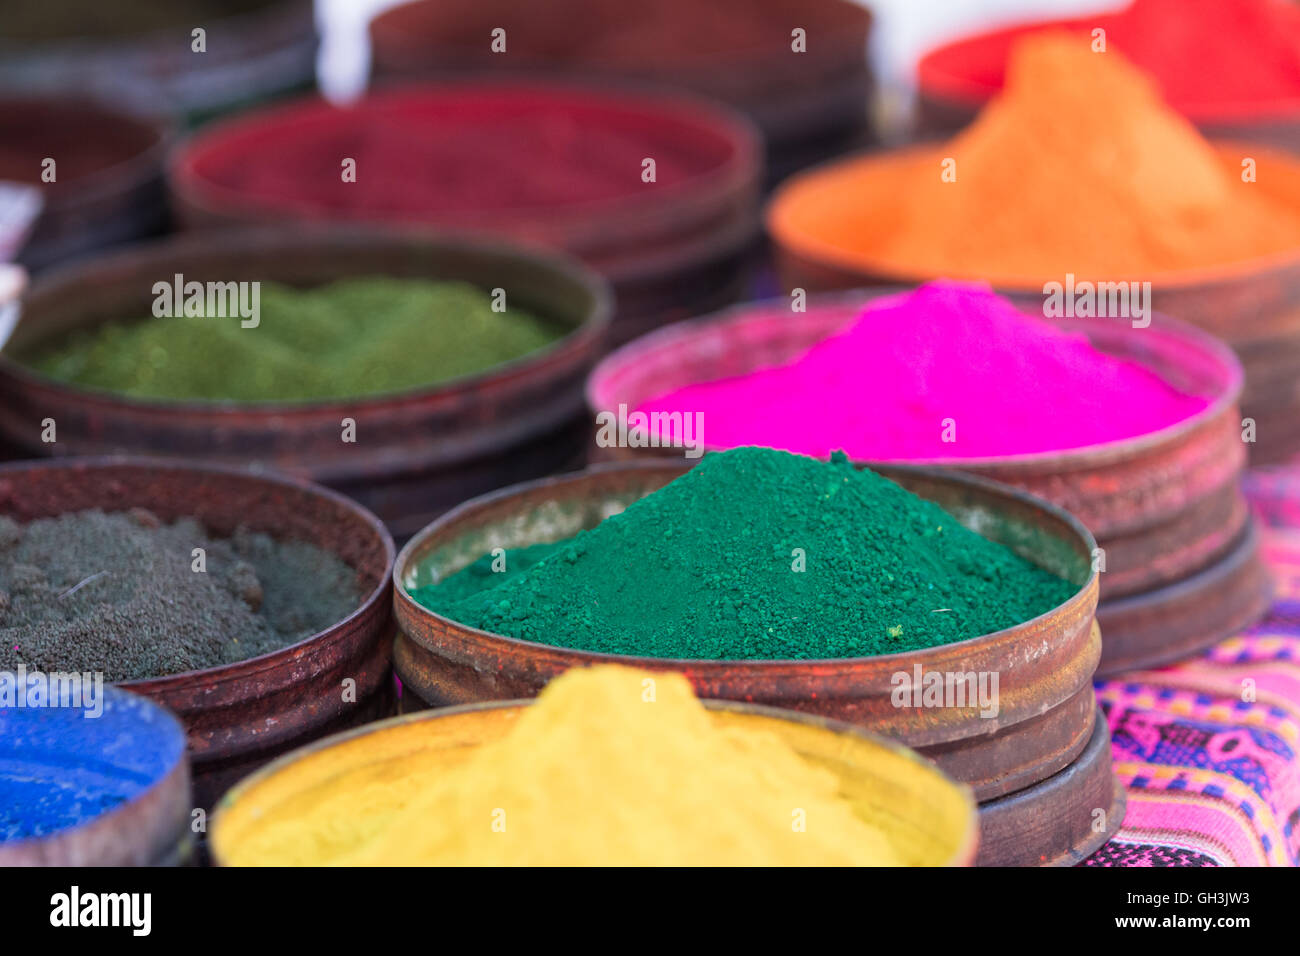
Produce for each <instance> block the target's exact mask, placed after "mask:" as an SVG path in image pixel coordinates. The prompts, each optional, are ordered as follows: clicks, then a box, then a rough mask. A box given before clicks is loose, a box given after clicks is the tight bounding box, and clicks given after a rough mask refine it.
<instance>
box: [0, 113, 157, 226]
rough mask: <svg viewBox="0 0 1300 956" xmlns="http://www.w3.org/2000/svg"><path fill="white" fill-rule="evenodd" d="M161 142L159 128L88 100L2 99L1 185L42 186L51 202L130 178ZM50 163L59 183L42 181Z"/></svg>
mask: <svg viewBox="0 0 1300 956" xmlns="http://www.w3.org/2000/svg"><path fill="white" fill-rule="evenodd" d="M162 139H163V134H162V131H161V130H160V129H159V128H158V127H156V126H154V125H152V124H150V123H148V122H145V121H144V120H141V119H138V118H136V117H134V116H129V115H127V114H125V113H118V112H116V111H114V110H111V109H109V108H107V107H105V106H102V105H100V104H98V103H92V102H91V101H89V100H80V99H63V98H50V99H46V98H30V99H29V98H13V99H11V98H0V179H7V180H11V181H14V182H20V183H30V184H32V185H39V186H42V187H43V188H44V189H45V190H46V192H47V201H52V199H53V198H54V197H55V196H59V195H63V194H66V193H68V192H71V191H80V190H83V189H87V188H91V187H93V186H94V185H95V184H96V183H97V182H99V181H101V180H104V179H106V178H108V177H112V176H122V175H129V174H131V171H132V168H133V164H137V163H142V162H146V160H144V159H143V157H145V156H146V154H151V153H154V152H156V151H157V150H158V149H159V148H160V144H161V143H162ZM46 159H53V160H54V163H55V165H54V171H55V174H56V176H55V180H54V182H44V181H42V179H41V173H42V169H43V168H44V167H43V166H42V164H43V162H44V161H45V160H46ZM157 162H158V157H157V156H153V157H152V158H151V159H149V160H147V163H148V164H149V165H151V166H154V168H155V169H156V163H157Z"/></svg>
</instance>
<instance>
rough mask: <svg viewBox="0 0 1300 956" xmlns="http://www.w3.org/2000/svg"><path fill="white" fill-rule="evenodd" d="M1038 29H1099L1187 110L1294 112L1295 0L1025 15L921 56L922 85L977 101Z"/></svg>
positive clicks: (1200, 115) (1198, 1)
mask: <svg viewBox="0 0 1300 956" xmlns="http://www.w3.org/2000/svg"><path fill="white" fill-rule="evenodd" d="M1044 29H1064V30H1067V31H1069V32H1073V33H1078V34H1079V35H1080V39H1081V42H1088V43H1090V42H1092V31H1093V30H1094V29H1102V30H1105V31H1106V36H1105V39H1106V48H1107V50H1109V49H1111V48H1112V47H1113V48H1114V49H1117V50H1119V51H1120V52H1122V53H1123V54H1124V55H1125V56H1126V57H1128V58H1129V59H1130V60H1132V61H1133V62H1134V63H1136V64H1137V65H1138V66H1139V67H1141V68H1142V69H1144V70H1146V71H1147V72H1149V73H1151V74H1152V75H1153V76H1154V77H1155V78H1156V80H1157V82H1158V83H1159V84H1160V87H1161V89H1162V91H1163V92H1164V95H1165V98H1166V99H1167V100H1168V101H1169V103H1170V104H1171V105H1172V106H1173V107H1175V108H1176V109H1178V110H1179V111H1180V112H1182V113H1184V114H1185V115H1187V116H1189V117H1191V118H1192V119H1196V120H1201V121H1207V120H1221V121H1231V120H1240V119H1252V118H1258V119H1264V118H1268V117H1276V116H1279V115H1285V114H1290V113H1296V112H1300V6H1298V5H1296V4H1294V3H1290V2H1287V0H1134V2H1133V3H1132V4H1131V5H1130V6H1129V7H1127V8H1126V9H1124V10H1121V11H1119V12H1118V13H1108V14H1098V15H1095V16H1091V17H1079V18H1072V19H1068V20H1056V21H1050V22H1046V23H1036V24H1028V25H1023V26H1019V27H1013V28H1010V29H1006V30H999V31H996V32H993V33H987V34H982V35H980V36H976V37H971V38H969V39H966V40H962V41H960V42H958V43H953V44H949V45H947V46H944V47H941V48H939V49H937V50H934V51H933V52H931V53H930V54H928V55H927V56H926V57H924V58H923V59H922V61H921V64H920V67H919V72H920V79H919V82H920V86H921V89H922V91H924V92H926V93H930V94H933V95H936V96H939V97H944V98H950V99H955V100H959V101H962V102H965V103H971V104H978V103H982V102H984V101H985V100H987V99H989V98H990V97H991V96H992V95H993V94H994V93H996V92H997V91H998V90H1000V89H1001V88H1002V82H1003V74H1004V69H1005V65H1006V62H1007V55H1008V52H1009V51H1010V48H1011V46H1012V45H1013V44H1014V43H1015V41H1016V40H1018V39H1020V38H1021V37H1023V36H1024V35H1025V34H1027V33H1036V32H1039V31H1041V30H1044Z"/></svg>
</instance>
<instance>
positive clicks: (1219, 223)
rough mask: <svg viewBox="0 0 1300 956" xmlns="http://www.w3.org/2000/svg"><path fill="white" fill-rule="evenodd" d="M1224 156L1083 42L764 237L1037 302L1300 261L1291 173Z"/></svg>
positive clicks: (1015, 73) (835, 181) (1018, 63)
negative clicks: (1035, 295) (1261, 263)
mask: <svg viewBox="0 0 1300 956" xmlns="http://www.w3.org/2000/svg"><path fill="white" fill-rule="evenodd" d="M1248 153H1249V156H1250V157H1251V158H1253V159H1254V160H1255V166H1254V168H1253V175H1252V176H1249V177H1247V176H1244V175H1243V161H1244V158H1245V157H1246V156H1247V151H1244V150H1243V149H1242V148H1241V147H1236V146H1232V145H1222V146H1217V145H1214V144H1212V143H1210V142H1208V141H1207V140H1206V139H1205V138H1204V137H1202V136H1201V134H1200V133H1199V132H1197V130H1196V128H1195V127H1194V126H1193V125H1192V124H1191V122H1190V121H1189V120H1187V119H1186V118H1184V117H1183V116H1181V115H1180V114H1178V113H1177V112H1175V111H1174V110H1173V109H1171V108H1170V107H1169V106H1168V105H1167V104H1166V103H1165V102H1164V101H1163V100H1162V99H1161V97H1160V93H1159V91H1158V89H1157V87H1156V85H1155V84H1154V82H1153V81H1152V80H1151V79H1150V78H1149V77H1147V76H1146V75H1145V74H1143V73H1142V72H1141V71H1140V70H1138V69H1137V68H1136V67H1134V66H1133V65H1132V64H1130V63H1129V62H1128V61H1127V60H1125V59H1124V56H1123V54H1122V53H1120V52H1119V51H1116V50H1109V51H1107V52H1105V53H1094V52H1093V51H1092V50H1091V48H1090V46H1089V45H1088V42H1087V41H1086V39H1081V38H1078V37H1073V36H1069V35H1065V34H1047V35H1043V36H1036V37H1033V38H1031V39H1027V40H1024V41H1022V42H1021V43H1020V44H1018V45H1017V46H1016V47H1015V48H1014V50H1013V52H1012V54H1011V59H1010V62H1009V64H1008V67H1007V83H1006V88H1005V90H1004V91H1003V92H1002V93H1001V94H1000V95H999V96H998V97H997V98H995V99H994V100H992V101H991V102H990V103H989V105H988V106H986V107H985V108H984V110H983V111H982V112H981V113H980V114H979V116H978V118H977V119H976V120H975V121H974V122H973V123H972V124H971V125H970V126H969V127H968V128H967V129H965V130H964V131H962V132H961V133H959V134H958V135H957V136H955V137H953V138H952V139H951V140H949V141H948V142H945V143H942V144H940V145H938V146H932V145H927V146H922V147H917V148H914V149H907V150H902V151H899V152H895V153H889V154H885V155H870V156H865V157H862V158H854V159H849V160H845V161H843V162H840V163H836V164H834V165H831V166H827V167H824V168H822V169H819V170H816V171H814V172H812V173H809V174H807V175H805V176H801V177H796V178H794V179H792V180H790V181H788V182H787V183H786V184H785V186H784V187H782V189H780V190H779V191H778V193H777V195H776V197H775V198H774V200H773V203H772V206H771V207H770V209H769V213H768V225H769V228H770V230H771V232H772V234H773V236H774V237H775V238H776V240H777V241H778V243H779V244H780V245H782V246H784V247H785V248H787V249H788V250H790V251H792V252H794V253H796V254H798V255H800V256H804V257H809V258H811V259H813V260H814V261H820V262H828V263H832V264H835V265H839V266H843V267H847V268H850V269H857V270H861V271H866V272H869V273H872V274H875V275H887V276H895V277H908V278H919V279H925V278H933V277H938V276H947V277H950V278H960V279H975V280H981V281H987V282H991V283H992V284H993V285H994V286H997V287H1002V288H1041V287H1042V285H1043V283H1044V282H1046V281H1048V280H1054V281H1062V280H1063V279H1064V277H1065V276H1066V274H1067V273H1072V274H1074V275H1076V276H1079V277H1080V278H1085V279H1090V280H1126V281H1152V282H1155V281H1160V280H1162V279H1165V278H1168V277H1171V276H1179V275H1186V274H1188V273H1190V272H1198V271H1203V270H1210V269H1215V268H1222V267H1227V266H1231V265H1234V264H1250V263H1254V262H1257V261H1258V260H1261V259H1267V258H1268V257H1270V256H1279V255H1283V254H1289V253H1292V252H1294V251H1296V250H1300V165H1297V164H1296V162H1295V161H1294V160H1292V159H1290V158H1287V157H1284V156H1281V155H1279V154H1275V153H1268V152H1260V151H1257V150H1254V149H1251V150H1249V151H1248Z"/></svg>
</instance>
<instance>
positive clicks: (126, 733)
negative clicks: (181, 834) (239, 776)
mask: <svg viewBox="0 0 1300 956" xmlns="http://www.w3.org/2000/svg"><path fill="white" fill-rule="evenodd" d="M103 707H104V710H103V713H102V714H100V715H99V716H98V717H91V716H89V715H87V714H86V713H85V712H84V711H83V710H81V709H79V708H72V707H34V708H16V707H14V708H8V709H0V843H4V842H6V841H10V840H22V839H27V838H29V837H42V836H47V835H48V834H51V833H54V832H56V831H58V830H64V829H67V828H68V827H74V826H76V825H77V824H80V823H85V822H86V821H87V820H91V819H93V818H94V817H97V816H99V815H100V814H101V813H104V812H105V811H107V810H111V809H113V808H114V807H116V806H119V805H120V804H122V803H125V802H126V801H128V800H131V799H132V798H134V797H136V796H138V795H139V794H141V793H143V792H144V791H145V790H147V789H149V787H150V786H152V785H153V784H154V783H155V782H157V781H158V780H160V779H161V778H162V777H164V776H166V775H167V774H168V773H169V772H170V771H171V770H172V768H174V767H175V766H176V764H177V762H178V761H179V760H180V759H181V758H182V756H183V754H184V751H185V734H184V731H182V730H181V728H180V725H179V724H178V723H177V722H176V721H175V719H174V718H172V717H171V716H170V715H169V714H167V713H166V712H165V711H164V710H162V709H161V708H160V707H158V706H157V705H155V704H153V703H151V702H150V701H148V700H145V699H144V698H143V697H137V696H136V695H134V694H129V693H127V692H126V691H123V690H119V689H117V688H116V687H111V686H110V687H105V688H104V689H103Z"/></svg>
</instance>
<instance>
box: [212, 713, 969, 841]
mask: <svg viewBox="0 0 1300 956" xmlns="http://www.w3.org/2000/svg"><path fill="white" fill-rule="evenodd" d="M534 703H535V701H534V700H495V701H480V702H478V703H473V704H458V705H456V706H454V707H439V708H436V709H433V710H422V711H417V712H415V713H409V714H401V715H399V716H396V717H388V718H386V719H384V720H377V721H375V722H373V723H369V724H365V725H364V726H361V727H355V728H353V729H351V730H345V731H342V732H341V733H337V734H332V735H331V736H329V737H324V738H322V739H320V740H317V741H313V742H312V743H310V744H306V745H304V746H302V747H299V748H298V749H296V750H293V751H291V752H289V753H287V754H284V755H282V756H280V757H277V758H276V759H275V760H273V761H271V762H270V763H268V764H266V765H265V766H263V767H261V768H260V769H258V770H256V771H255V772H253V773H252V774H250V775H249V776H247V777H245V778H244V779H243V780H241V781H240V782H239V783H237V784H236V785H235V786H234V787H232V788H231V789H230V790H228V791H226V793H225V794H224V795H223V796H222V797H221V800H220V801H219V802H218V803H217V805H216V807H215V808H214V809H213V817H212V832H213V834H214V836H215V833H216V832H217V831H218V830H219V829H220V827H221V823H222V818H223V817H224V815H225V813H226V812H227V809H228V807H229V806H232V805H234V804H235V803H237V802H238V801H239V800H240V799H241V798H243V796H244V795H245V794H246V793H248V792H249V791H251V790H253V789H254V788H256V787H257V786H259V785H261V784H262V783H263V782H265V781H266V780H268V779H270V778H271V777H273V776H275V775H276V774H278V773H280V772H281V771H283V770H285V769H286V768H288V767H290V766H292V765H293V764H294V763H295V762H297V761H298V760H301V759H302V758H304V757H308V756H311V755H313V754H317V753H320V752H322V751H324V750H328V749H329V748H331V747H334V746H336V745H338V744H341V743H345V742H347V741H350V740H357V739H359V738H362V737H366V736H369V735H371V734H376V733H383V732H384V731H387V730H391V729H392V728H394V727H401V726H404V725H406V724H411V723H417V722H422V721H426V720H439V719H441V718H443V717H455V716H457V715H459V714H471V713H477V712H481V711H486V710H518V709H521V708H524V707H530V706H532V705H533V704H534ZM700 703H701V704H703V705H704V707H705V708H706V709H708V710H713V711H726V712H730V713H738V714H752V715H754V716H758V717H767V718H771V719H773V720H782V721H786V722H790V723H798V724H803V725H805V726H808V727H816V728H818V729H821V730H826V731H829V732H831V733H834V734H845V735H849V736H852V737H856V738H858V739H860V740H864V741H867V742H868V743H871V744H873V745H874V746H877V747H880V748H882V749H885V750H888V751H890V752H891V753H893V754H895V755H897V756H899V757H902V758H904V759H906V760H909V761H911V762H912V763H914V764H916V765H918V766H921V767H924V768H925V769H926V770H928V771H930V772H932V773H933V774H934V776H935V778H936V779H938V780H942V781H943V782H944V783H946V784H947V785H948V786H950V787H952V788H954V789H955V790H956V791H957V792H959V793H960V794H961V795H962V797H963V799H964V802H965V803H966V804H967V805H968V806H969V807H970V809H971V811H972V812H971V814H970V819H969V823H968V825H967V827H966V830H965V832H964V833H963V835H962V838H961V840H960V842H959V848H958V850H957V851H956V852H955V853H954V854H953V857H952V859H951V861H950V862H949V863H948V865H950V866H952V865H958V866H960V865H966V864H968V863H969V862H970V861H971V860H973V859H974V857H975V852H976V848H977V846H978V842H979V825H978V816H977V813H976V812H975V811H977V809H978V807H977V806H976V804H975V802H974V800H973V799H972V796H971V790H970V787H968V786H967V785H966V784H964V783H961V782H960V781H957V780H953V779H952V778H951V777H949V776H948V775H947V774H946V773H944V771H943V770H942V769H941V768H939V767H937V766H935V764H934V762H933V761H930V760H927V759H926V758H925V757H924V756H922V755H921V754H919V753H917V752H916V751H915V750H913V749H912V748H910V747H908V746H906V745H904V744H901V743H899V742H898V741H896V740H892V739H890V738H888V737H883V736H881V735H879V734H876V733H873V732H871V731H870V730H867V729H865V728H863V727H861V726H858V725H857V724H849V723H845V722H844V721H839V720H832V719H830V718H827V717H819V716H816V715H813V714H803V713H799V712H798V711H790V710H782V709H781V708H779V707H766V706H763V705H761V704H751V703H745V702H742V701H733V700H713V699H703V698H701V699H700ZM213 846H214V847H215V839H214V840H213ZM215 862H216V864H217V865H218V866H222V865H224V864H223V863H222V861H221V859H220V858H219V857H218V858H217V859H216V860H215Z"/></svg>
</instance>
